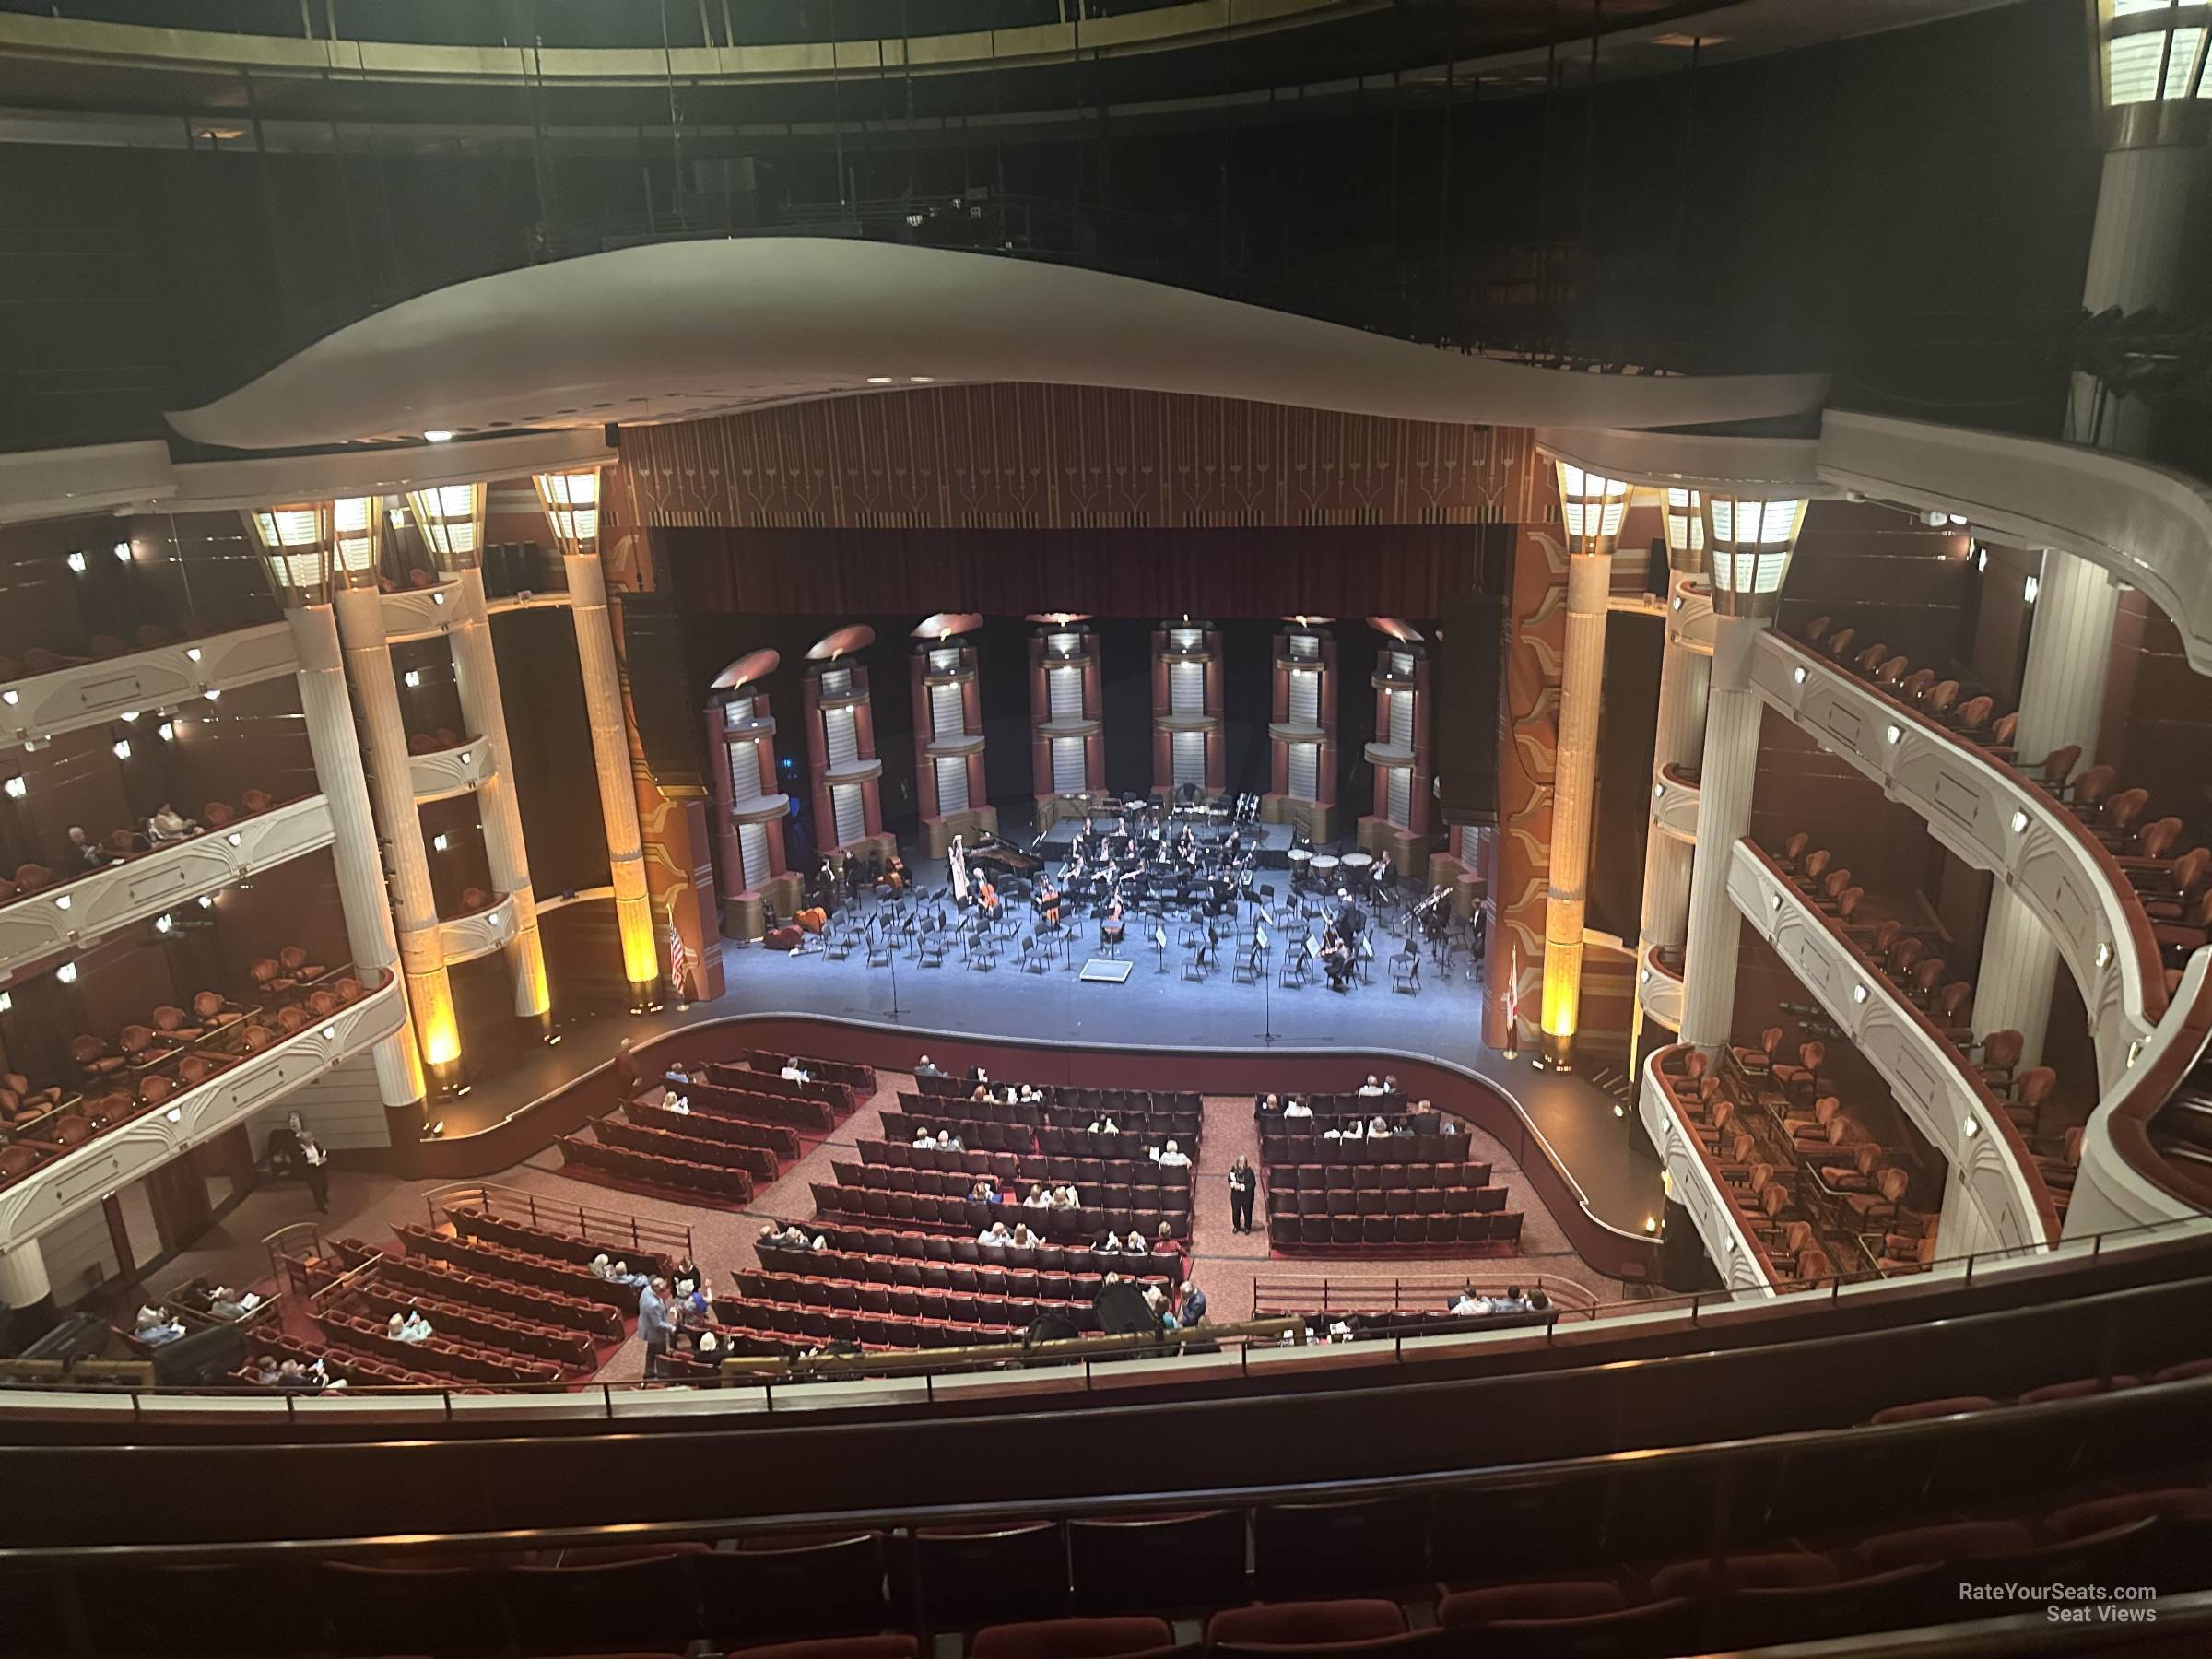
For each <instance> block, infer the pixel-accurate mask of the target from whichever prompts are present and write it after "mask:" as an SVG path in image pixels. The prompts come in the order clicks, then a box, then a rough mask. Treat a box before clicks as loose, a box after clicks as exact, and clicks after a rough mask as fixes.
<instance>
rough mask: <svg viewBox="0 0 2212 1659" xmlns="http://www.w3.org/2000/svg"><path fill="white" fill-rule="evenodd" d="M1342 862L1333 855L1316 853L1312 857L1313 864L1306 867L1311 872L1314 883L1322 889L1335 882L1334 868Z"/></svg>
mask: <svg viewBox="0 0 2212 1659" xmlns="http://www.w3.org/2000/svg"><path fill="white" fill-rule="evenodd" d="M1342 862H1343V861H1342V860H1341V859H1339V858H1337V857H1336V856H1335V854H1334V853H1315V854H1314V855H1313V862H1312V864H1311V865H1307V866H1306V867H1307V868H1308V869H1310V870H1311V871H1312V873H1313V879H1314V880H1315V881H1317V882H1319V883H1320V884H1321V885H1322V886H1323V887H1328V886H1330V885H1332V884H1333V883H1334V882H1335V879H1336V867H1337V865H1339V864H1341V863H1342Z"/></svg>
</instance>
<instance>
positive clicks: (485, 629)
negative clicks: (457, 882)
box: [447, 569, 553, 1021]
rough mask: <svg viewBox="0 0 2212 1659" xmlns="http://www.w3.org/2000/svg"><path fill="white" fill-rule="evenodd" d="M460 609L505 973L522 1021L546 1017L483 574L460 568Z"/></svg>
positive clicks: (548, 1006)
mask: <svg viewBox="0 0 2212 1659" xmlns="http://www.w3.org/2000/svg"><path fill="white" fill-rule="evenodd" d="M453 580H454V585H455V587H456V588H458V589H459V591H460V597H461V606H460V610H461V614H460V616H458V617H457V618H454V619H453V629H452V631H451V632H450V633H449V634H448V636H447V637H448V639H449V640H450V641H452V644H453V680H454V686H455V689H457V690H458V691H459V692H460V693H461V712H462V715H463V717H464V718H465V719H466V720H467V722H468V724H469V725H470V726H471V727H472V728H474V730H475V732H476V735H478V736H480V737H482V738H483V739H484V741H485V742H486V743H488V744H489V745H490V746H491V757H492V766H491V770H490V771H488V772H487V773H486V774H485V776H484V779H483V781H482V782H479V783H478V784H477V812H478V814H479V815H480V816H481V818H482V820H483V824H484V857H485V862H486V863H487V864H488V865H490V868H491V878H492V880H493V881H495V882H496V883H498V884H499V888H500V891H501V892H502V893H504V894H506V895H507V899H508V901H509V902H510V903H511V904H512V905H513V906H514V936H513V937H512V939H510V940H508V941H507V950H506V955H507V971H508V973H509V975H510V976H511V977H512V979H513V981H514V1012H515V1015H516V1017H517V1018H522V1019H531V1020H538V1021H543V1020H544V1019H545V1018H547V1016H548V1015H549V1014H550V1013H551V1012H552V1010H553V997H552V993H551V990H550V988H549V987H548V986H547V982H546V952H545V947H544V946H543V945H542V944H541V943H540V942H539V940H538V936H537V896H536V894H535V892H533V891H532V889H531V886H530V849H529V846H528V844H527V843H526V842H525V841H524V840H523V814H522V808H521V807H520V806H517V805H516V803H515V798H514V760H513V758H512V756H511V755H509V753H508V751H507V707H506V704H505V702H504V701H503V700H501V698H500V669H499V664H498V662H497V660H496V659H495V658H494V657H493V655H492V649H491V614H490V613H489V612H488V611H487V610H486V609H485V607H484V572H483V571H480V570H473V569H472V570H465V571H457V572H455V575H454V579H453Z"/></svg>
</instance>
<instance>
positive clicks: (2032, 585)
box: [2020, 576, 2043, 605]
mask: <svg viewBox="0 0 2212 1659" xmlns="http://www.w3.org/2000/svg"><path fill="white" fill-rule="evenodd" d="M2042 591H2043V579H2042V578H2041V576H2030V577H2029V578H2028V579H2027V580H2026V581H2025V582H2021V583H2020V597H2021V598H2023V599H2025V600H2027V601H2028V603H2029V604H2030V605H2033V604H2034V603H2035V601H2036V596H2037V595H2038V594H2041V592H2042Z"/></svg>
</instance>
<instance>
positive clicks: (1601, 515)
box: [1559, 461, 1629, 555]
mask: <svg viewBox="0 0 2212 1659" xmlns="http://www.w3.org/2000/svg"><path fill="white" fill-rule="evenodd" d="M1628 512H1629V484H1628V482H1627V480H1626V479H1622V478H1607V477H1602V476H1601V475H1599V474H1597V473H1594V472H1584V471H1583V469H1582V468H1581V467H1579V466H1577V465H1574V464H1573V463H1572V462H1571V461H1562V462H1560V463H1559V513H1560V516H1561V517H1562V518H1563V519H1564V520H1565V521H1566V524H1567V550H1568V551H1569V552H1570V553H1603V554H1607V555H1610V554H1611V553H1612V551H1613V548H1614V547H1615V545H1616V544H1617V543H1618V541H1619V540H1620V522H1621V520H1622V519H1624V518H1626V517H1627V516H1628Z"/></svg>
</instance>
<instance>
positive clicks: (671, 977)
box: [668, 899, 691, 1003]
mask: <svg viewBox="0 0 2212 1659" xmlns="http://www.w3.org/2000/svg"><path fill="white" fill-rule="evenodd" d="M690 982H691V955H690V952H688V951H687V950H686V949H685V948H684V935H683V934H682V933H681V932H679V931H678V930H677V925H676V900H674V899H670V900H668V986H669V989H671V990H672V991H674V992H675V993H676V1000H677V1002H679V1003H688V1002H689V1001H690V1000H691V983H690Z"/></svg>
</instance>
